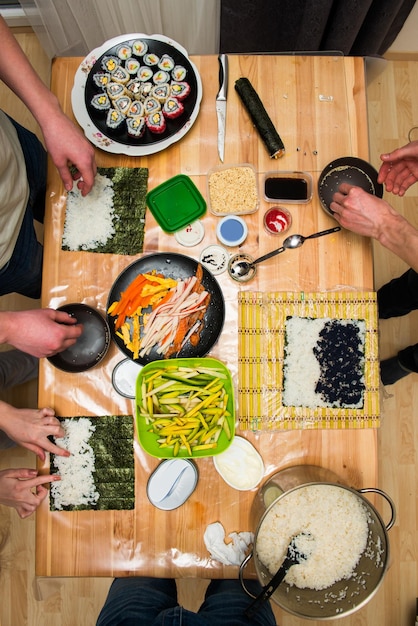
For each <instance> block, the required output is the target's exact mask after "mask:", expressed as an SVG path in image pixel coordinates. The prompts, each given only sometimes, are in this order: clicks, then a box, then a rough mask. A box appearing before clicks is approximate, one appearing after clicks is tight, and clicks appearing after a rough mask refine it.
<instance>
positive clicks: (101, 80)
mask: <svg viewBox="0 0 418 626" xmlns="http://www.w3.org/2000/svg"><path fill="white" fill-rule="evenodd" d="M111 80H112V79H111V78H110V74H109V72H97V74H93V82H94V84H95V85H96V86H97V87H101V88H102V89H105V88H106V85H108V83H110V81H111Z"/></svg>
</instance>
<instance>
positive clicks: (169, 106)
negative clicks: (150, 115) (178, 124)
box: [163, 96, 184, 120]
mask: <svg viewBox="0 0 418 626" xmlns="http://www.w3.org/2000/svg"><path fill="white" fill-rule="evenodd" d="M183 111H184V106H183V104H182V103H181V102H179V101H178V100H177V99H176V98H173V97H172V96H170V98H168V100H166V102H165V103H164V106H163V113H164V115H165V117H167V118H168V119H170V120H173V119H175V118H176V117H179V116H180V115H181V114H182V113H183Z"/></svg>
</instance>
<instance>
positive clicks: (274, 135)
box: [235, 78, 285, 159]
mask: <svg viewBox="0 0 418 626" xmlns="http://www.w3.org/2000/svg"><path fill="white" fill-rule="evenodd" d="M235 90H236V91H237V93H238V95H239V97H240V98H241V100H242V102H243V104H244V106H245V108H246V109H247V111H248V113H249V114H250V117H251V120H252V122H253V124H254V126H255V127H256V129H257V131H258V133H259V135H260V137H261V139H262V140H263V141H264V144H265V146H266V148H267V150H268V153H269V155H270V157H271V158H272V159H278V158H279V157H281V156H283V155H284V153H285V147H284V144H283V141H282V140H281V138H280V135H279V133H278V132H277V130H276V129H275V127H274V124H273V122H272V121H271V119H270V117H269V115H268V113H267V111H266V109H265V108H264V105H263V103H262V102H261V100H260V97H259V95H258V94H257V92H256V91H255V89H254V87H253V86H252V84H251V83H250V81H249V80H248V78H239V79H238V80H236V81H235Z"/></svg>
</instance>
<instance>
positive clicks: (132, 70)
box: [125, 57, 141, 75]
mask: <svg viewBox="0 0 418 626" xmlns="http://www.w3.org/2000/svg"><path fill="white" fill-rule="evenodd" d="M140 67H141V64H140V62H139V61H138V59H134V58H133V57H131V58H130V59H128V60H127V61H126V63H125V69H126V71H127V72H128V73H129V74H131V75H136V73H137V72H138V70H139V68H140Z"/></svg>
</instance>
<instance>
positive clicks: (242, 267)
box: [231, 226, 341, 276]
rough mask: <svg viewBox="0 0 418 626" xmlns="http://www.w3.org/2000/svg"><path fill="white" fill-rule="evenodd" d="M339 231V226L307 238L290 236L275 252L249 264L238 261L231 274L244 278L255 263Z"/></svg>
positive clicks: (232, 267)
mask: <svg viewBox="0 0 418 626" xmlns="http://www.w3.org/2000/svg"><path fill="white" fill-rule="evenodd" d="M339 230H341V226H334V228H328V229H327V230H321V231H320V232H319V233H313V235H308V236H307V237H304V236H303V235H290V236H289V237H286V239H285V240H284V242H283V245H282V246H281V247H280V248H277V250H272V251H271V252H268V253H267V254H264V255H263V256H260V257H259V258H258V259H255V260H254V261H252V262H251V263H250V262H249V261H239V262H238V263H235V264H234V265H232V266H231V274H234V275H235V276H246V275H247V274H248V272H249V271H250V270H251V268H252V267H254V265H256V264H257V263H261V262H262V261H267V259H271V257H273V256H276V254H280V253H281V252H284V251H285V250H286V249H290V248H300V246H301V245H302V244H303V242H304V241H306V240H307V239H315V238H316V237H322V236H323V235H330V234H331V233H336V232H338V231H339Z"/></svg>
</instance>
